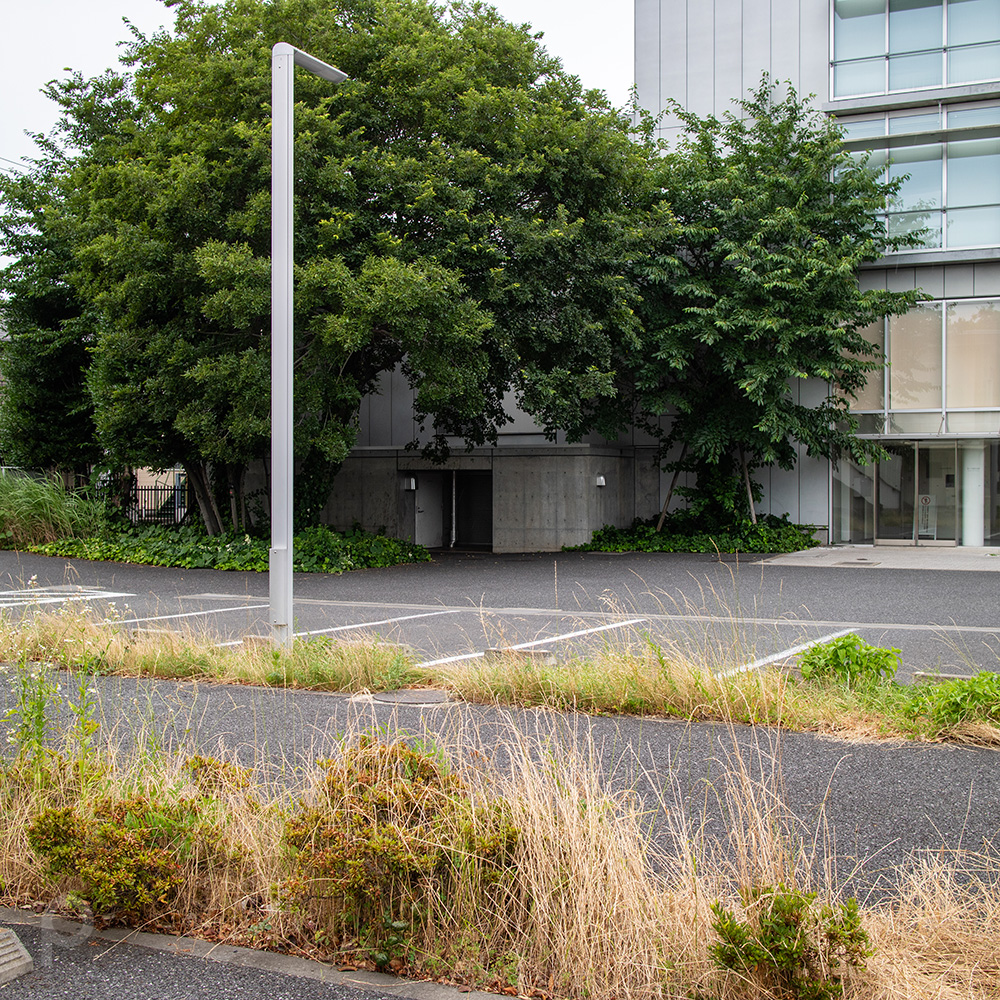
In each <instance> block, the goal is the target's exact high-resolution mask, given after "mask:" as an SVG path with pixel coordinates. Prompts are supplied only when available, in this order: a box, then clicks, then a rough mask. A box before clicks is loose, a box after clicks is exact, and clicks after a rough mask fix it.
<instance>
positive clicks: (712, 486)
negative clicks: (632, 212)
mask: <svg viewBox="0 0 1000 1000" xmlns="http://www.w3.org/2000/svg"><path fill="white" fill-rule="evenodd" d="M673 113H674V114H676V115H677V116H678V118H680V120H681V121H682V122H683V124H684V131H683V133H682V135H681V138H680V140H679V142H677V144H676V145H675V146H674V147H673V148H671V149H670V150H668V151H667V152H666V153H665V155H664V156H663V158H662V161H661V162H660V163H659V165H658V167H657V169H656V186H657V188H658V190H659V192H660V195H659V197H658V202H657V204H655V205H653V206H652V208H651V212H650V215H649V217H648V229H647V236H648V240H649V243H648V246H649V251H648V253H647V254H646V255H644V256H643V257H642V258H641V259H640V261H639V266H638V267H637V269H636V272H635V275H636V280H637V282H638V283H639V285H640V286H641V289H642V297H643V303H642V307H641V317H642V323H643V335H642V346H641V349H640V350H639V351H638V352H636V353H634V354H632V356H631V359H630V361H629V362H628V369H629V372H630V375H631V378H632V385H631V390H632V392H633V395H632V397H631V398H632V400H633V402H634V405H635V406H636V411H637V414H638V420H639V421H640V422H641V423H642V424H643V425H644V426H645V427H646V428H647V429H648V430H649V431H650V432H651V433H652V434H653V435H654V436H655V437H656V438H657V439H658V440H659V442H660V446H661V457H662V458H664V459H666V457H667V456H668V455H670V453H671V452H672V451H673V452H674V454H675V455H676V449H677V448H678V447H679V448H681V449H682V458H680V459H676V458H675V459H674V461H673V467H675V468H676V467H677V466H678V464H680V465H681V466H682V467H684V468H686V469H689V470H694V471H695V472H697V474H698V482H699V489H700V490H701V491H702V492H718V493H719V495H724V494H725V495H728V496H729V497H730V503H731V498H732V497H733V496H734V495H738V494H734V493H733V491H732V490H729V491H728V493H727V491H726V490H725V489H723V488H722V487H721V485H720V484H721V483H722V482H723V481H724V480H725V479H726V478H727V477H733V476H735V477H737V478H738V479H739V480H742V482H743V486H744V487H745V488H744V490H743V493H742V496H743V501H744V502H743V504H742V505H738V506H742V509H743V511H744V513H749V514H750V515H751V516H754V515H753V503H752V501H751V499H750V493H751V491H752V486H751V479H750V473H751V471H752V470H753V469H754V468H755V467H759V466H765V465H771V464H777V465H779V466H781V467H782V468H786V469H787V468H791V467H793V465H794V463H795V460H796V454H797V447H796V446H797V445H804V446H805V448H806V451H807V453H808V454H810V455H817V456H821V457H828V458H833V459H836V458H837V457H838V456H839V455H841V454H844V453H847V454H851V455H853V456H855V457H856V458H858V459H865V458H867V457H870V456H871V455H872V454H873V453H874V452H875V451H876V450H877V447H878V446H877V445H876V444H874V443H872V442H867V441H863V440H859V439H858V438H857V437H856V436H855V435H856V431H857V427H858V422H857V418H856V417H855V416H853V415H852V414H851V412H850V409H849V407H850V403H851V400H852V399H853V398H854V397H855V394H856V393H857V392H858V390H859V389H860V388H861V387H862V386H863V385H864V384H865V381H866V379H867V378H868V377H869V376H870V375H872V374H873V373H875V372H878V371H879V370H881V368H882V367H883V365H884V360H883V358H882V355H881V348H879V347H877V346H876V345H875V344H873V343H872V342H871V341H870V340H868V339H867V337H866V329H865V328H866V327H869V326H870V325H871V324H873V323H876V322H878V321H880V320H882V319H883V318H884V317H886V316H889V315H893V314H899V313H903V312H906V311H907V310H908V309H910V308H911V307H912V306H913V305H914V303H915V302H916V301H918V300H919V298H920V297H921V295H920V293H918V292H912V291H911V292H887V291H883V290H870V291H862V290H861V288H860V286H859V284H858V269H859V268H860V267H861V266H862V265H864V264H867V263H871V262H873V261H876V260H878V259H879V258H881V257H882V256H884V255H885V254H886V253H888V252H891V251H893V250H898V249H901V248H903V247H905V246H911V245H914V244H915V243H916V241H917V240H918V239H919V237H915V236H913V235H909V236H890V235H889V234H888V233H887V231H886V226H885V221H884V214H883V213H884V212H885V208H886V202H887V199H888V198H890V197H891V195H892V194H893V192H894V191H895V190H896V189H897V188H898V184H899V182H898V181H897V182H896V183H895V184H893V183H887V182H886V181H885V179H884V177H883V176H881V175H880V173H879V172H878V171H876V170H874V169H872V168H871V166H870V165H869V163H868V162H867V160H866V159H865V158H863V157H862V158H854V157H852V156H851V155H850V154H848V153H845V152H844V151H843V149H842V133H841V130H840V128H839V127H838V126H837V124H836V122H835V121H833V120H832V119H831V118H829V117H828V116H826V115H823V114H821V113H820V112H818V111H816V110H814V109H812V108H811V107H810V105H809V103H808V102H807V101H803V100H801V99H800V98H799V97H798V95H797V94H796V93H795V91H794V90H792V89H791V88H790V87H788V86H786V85H779V84H774V83H772V82H771V81H770V80H768V79H767V78H766V77H765V78H764V79H763V80H762V82H761V84H760V86H759V88H758V89H757V91H756V92H755V93H754V94H753V95H752V96H751V97H750V98H748V99H747V100H745V101H741V102H737V104H736V107H735V108H734V110H733V111H732V112H731V113H726V114H725V115H723V116H722V117H721V118H715V117H711V116H710V117H706V118H702V117H699V116H697V115H695V114H692V113H690V112H687V111H685V110H684V109H683V108H681V107H679V106H676V105H675V106H674V107H673ZM805 380H816V381H817V382H818V383H820V384H821V385H822V384H825V385H826V386H827V387H828V390H827V391H826V392H825V393H824V395H823V398H822V399H821V400H820V401H819V402H818V403H816V404H815V405H810V404H809V403H808V402H806V401H804V400H803V398H800V396H799V394H798V393H797V392H796V391H795V387H796V385H797V384H798V385H802V384H803V383H804V381H805ZM664 414H667V415H669V419H663V415H664ZM718 513H721V512H718Z"/></svg>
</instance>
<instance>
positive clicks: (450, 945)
mask: <svg viewBox="0 0 1000 1000" xmlns="http://www.w3.org/2000/svg"><path fill="white" fill-rule="evenodd" d="M360 736H361V734H360V733H358V732H353V733H349V734H347V735H346V736H345V737H344V744H343V745H344V747H345V748H350V747H351V746H357V745H358V740H359V738H360ZM486 742H487V744H488V745H489V747H490V752H491V753H492V755H493V756H492V758H491V759H487V758H486V757H484V755H483V753H484V747H483V741H482V740H481V739H480V738H479V737H478V735H477V734H476V733H475V732H471V731H470V732H466V733H464V734H461V735H459V736H457V737H455V740H454V742H453V743H451V744H449V745H447V746H441V745H436V746H432V747H429V748H427V750H426V753H427V755H428V760H430V761H431V762H432V763H433V766H434V767H438V768H441V773H442V774H445V775H448V774H451V775H454V776H455V777H456V779H457V780H459V781H460V785H455V786H454V787H455V788H459V787H460V789H461V791H460V793H456V794H458V795H459V798H460V799H461V803H460V807H459V808H457V809H456V810H455V811H454V812H453V813H441V814H440V816H438V817H437V818H436V819H435V820H434V822H428V823H427V824H425V826H426V829H424V827H423V826H421V827H420V828H419V835H420V836H421V837H425V838H426V839H425V841H424V842H423V843H424V844H425V847H426V849H428V850H432V849H433V850H439V851H440V850H444V849H445V847H446V846H447V845H449V844H451V845H461V844H463V843H470V842H471V841H469V840H468V839H467V838H468V837H469V836H470V834H469V824H470V823H471V824H472V826H473V827H475V826H476V824H479V826H478V829H479V831H480V834H482V835H484V836H485V835H486V834H489V833H490V831H491V829H492V827H491V826H490V824H491V823H493V822H494V821H495V817H496V816H497V815H502V816H504V817H506V819H507V820H509V822H510V823H511V824H512V826H513V828H514V829H516V831H518V835H517V838H516V850H515V852H514V855H513V856H512V859H511V867H510V869H509V870H510V873H511V877H510V878H509V879H508V878H504V879H501V880H499V881H497V882H495V883H490V884H489V885H488V887H487V888H486V889H484V885H486V883H483V882H482V881H481V879H480V880H479V881H477V878H476V876H475V871H476V869H475V864H474V862H475V859H474V858H472V857H467V858H466V859H465V860H464V861H463V860H462V850H463V849H462V848H460V847H455V846H452V847H448V848H447V850H445V855H447V856H448V857H450V858H451V859H452V862H453V870H452V876H449V877H448V878H445V876H444V875H442V874H441V869H439V868H433V869H429V870H428V871H426V872H424V873H423V874H421V875H419V877H414V878H412V879H407V880H404V881H403V882H401V883H399V886H398V887H397V888H396V889H393V890H391V891H389V890H387V892H388V895H386V896H384V897H383V905H384V906H385V907H386V909H387V911H388V909H390V908H391V907H392V906H394V905H397V904H398V905H404V904H405V905H404V912H411V911H409V910H406V909H405V907H409V906H412V907H413V910H412V913H414V914H417V913H419V914H422V916H421V917H419V918H417V917H414V918H413V919H412V921H411V926H410V928H409V929H408V930H407V932H406V935H405V936H406V942H405V946H404V947H402V948H401V949H399V952H398V953H399V956H400V957H398V958H397V959H396V960H395V964H394V965H393V966H392V967H393V968H398V969H399V970H400V971H402V972H404V973H406V974H411V975H418V976H419V975H432V976H435V977H445V978H451V979H453V980H457V981H464V982H468V983H472V984H475V985H478V986H484V987H488V988H489V987H491V988H494V989H496V988H504V987H506V988H516V989H517V991H518V992H519V993H520V994H522V995H523V994H528V993H532V992H540V993H542V994H545V995H552V996H557V997H584V996H586V997H589V998H591V1000H625V998H629V1000H630V998H643V1000H645V998H667V997H678V998H680V997H692V996H702V997H713V998H717V1000H751V998H757V997H767V996H768V993H767V992H766V991H763V990H762V988H761V986H760V983H759V982H758V981H757V980H756V979H755V978H754V976H753V975H749V974H748V975H740V974H737V973H725V972H723V971H721V970H720V969H719V968H718V967H717V966H716V965H715V963H714V962H713V961H712V958H711V955H710V952H709V947H710V945H711V944H712V943H713V942H714V941H715V940H716V935H715V932H714V931H713V929H712V913H711V909H710V907H711V904H712V903H713V902H716V901H718V902H721V903H722V904H723V905H725V906H726V907H728V908H730V909H732V910H733V911H734V912H736V913H739V914H744V915H745V914H746V913H747V912H748V907H747V905H746V890H748V889H751V888H753V887H762V886H775V885H779V884H780V885H783V886H786V887H788V888H789V889H790V890H793V891H801V892H809V891H812V892H817V893H818V899H817V901H816V904H815V905H816V906H819V905H820V904H822V903H823V902H828V903H836V902H837V901H838V899H839V898H840V894H839V889H838V885H837V882H836V876H835V874H834V866H833V858H832V857H830V856H829V855H828V840H827V838H826V836H825V831H824V829H823V826H822V823H821V822H820V824H819V825H818V826H816V827H812V828H804V827H803V826H802V824H801V823H800V822H799V821H798V820H797V819H796V818H795V817H794V816H792V815H791V814H790V813H789V812H788V811H787V810H786V809H785V807H784V805H783V801H782V795H781V772H780V765H779V763H778V760H777V755H776V754H774V753H773V752H772V750H771V748H770V747H769V746H768V745H767V744H766V743H764V744H761V745H760V748H759V749H758V750H756V752H755V754H756V756H755V759H752V760H748V758H747V756H746V753H745V752H739V751H738V749H737V748H736V746H735V742H734V751H733V753H732V754H731V755H730V757H729V758H728V760H727V762H725V768H724V771H723V773H721V774H718V775H717V776H716V777H715V780H714V782H713V787H714V788H716V789H717V793H716V794H718V795H719V796H720V797H721V798H722V799H723V800H724V805H725V812H726V815H727V816H728V825H727V831H726V839H724V840H723V841H721V842H716V841H713V840H712V838H711V837H710V835H709V832H708V830H707V829H706V827H705V826H704V825H700V824H701V821H700V820H697V819H695V818H693V817H692V815H691V814H690V813H688V812H687V811H686V810H685V809H684V808H683V806H682V804H681V801H680V796H679V795H675V794H674V792H673V791H672V790H671V787H670V783H669V780H665V779H664V777H663V776H661V775H657V774H655V773H649V774H647V775H646V777H647V778H649V779H650V780H649V783H650V784H651V785H653V786H654V787H660V788H664V787H665V789H666V790H665V791H664V792H663V793H662V799H661V801H660V802H659V803H656V804H653V805H652V806H651V805H650V802H649V800H648V799H647V800H643V799H641V798H640V797H639V795H638V794H637V793H636V792H635V791H634V790H632V789H631V788H625V789H621V790H617V791H613V790H612V789H611V788H610V787H609V784H608V781H607V779H606V777H605V776H604V774H603V772H602V767H601V755H600V753H599V750H598V748H595V747H594V746H593V745H592V744H591V743H590V742H589V740H588V739H587V738H586V737H585V736H579V735H577V736H574V735H573V734H569V735H566V736H564V737H560V738H555V737H553V735H552V730H551V729H542V728H540V729H539V731H538V732H537V733H530V734H525V733H524V732H522V731H518V730H517V729H516V728H515V727H514V725H513V724H511V725H510V726H509V727H508V728H507V729H506V730H505V731H504V732H503V734H502V735H501V737H500V738H499V739H497V738H496V737H495V736H494V735H492V734H491V736H490V738H489V740H488V741H486ZM755 775H756V776H755ZM404 778H405V769H404V770H402V771H401V770H400V769H399V767H398V766H397V767H395V768H393V767H389V768H387V769H384V771H383V772H380V775H379V777H378V779H377V787H376V789H375V791H376V793H377V794H376V796H375V799H371V798H368V799H366V800H365V802H366V803H367V805H366V808H369V809H370V808H371V803H372V802H373V801H377V802H379V803H382V805H381V806H379V808H380V809H387V810H388V812H384V813H380V816H381V820H380V822H381V823H382V826H381V827H380V829H382V830H383V831H384V834H383V835H385V834H387V833H388V832H389V831H392V830H396V831H399V830H402V829H404V828H406V827H407V824H409V829H414V827H413V806H412V803H413V801H414V799H413V797H412V795H409V794H408V793H407V794H405V795H400V794H399V792H398V789H397V788H396V786H395V783H396V782H399V781H401V780H403V779H404ZM449 780H450V779H449ZM331 787H334V788H338V787H340V786H338V785H336V783H334V785H333V786H331V785H330V783H329V776H328V771H325V770H323V769H318V768H312V769H311V770H310V771H309V773H308V774H307V776H306V777H305V778H304V779H302V784H301V785H297V786H295V787H294V788H289V787H285V786H274V785H267V784H265V783H263V782H262V781H261V779H260V777H259V775H258V774H257V773H254V772H244V771H242V770H240V769H238V768H235V767H233V766H231V765H227V764H225V763H224V762H217V763H215V764H212V765H210V766H208V767H207V768H206V769H205V770H204V773H203V774H200V775H198V774H195V773H193V772H192V770H191V769H190V768H185V766H184V758H183V757H178V758H167V757H164V756H162V755H159V754H157V753H155V752H153V751H149V750H147V752H144V753H139V754H137V755H136V756H134V757H131V758H129V759H128V760H125V759H123V758H118V757H115V756H114V755H113V754H112V755H107V754H105V755H103V756H98V755H96V754H94V755H92V756H91V757H90V758H89V760H88V763H87V765H86V767H85V768H84V769H83V771H82V772H81V770H80V769H79V767H78V766H73V765H67V764H66V763H65V762H60V761H59V760H58V759H57V758H54V757H45V758H43V759H42V760H41V761H36V763H35V765H32V764H31V763H30V762H29V761H27V760H22V761H21V762H20V763H15V764H12V763H10V762H9V761H8V766H7V768H6V770H5V771H4V772H3V776H2V784H0V796H2V801H3V810H4V818H5V822H4V824H3V825H2V827H0V886H2V900H3V902H4V903H6V904H8V905H20V906H25V905H30V904H34V903H36V902H40V903H46V904H50V903H52V902H53V901H56V905H57V907H58V906H59V905H60V903H59V901H60V900H61V901H62V904H61V905H63V906H65V903H66V900H67V895H66V894H67V892H71V891H73V890H75V891H77V892H80V891H81V883H79V881H77V880H75V879H72V878H69V879H63V880H61V881H60V882H58V883H52V882H51V881H48V880H47V879H46V878H45V876H44V872H43V869H42V866H41V864H40V862H39V861H38V859H37V858H36V857H35V856H34V854H33V852H32V851H31V849H30V847H29V846H28V843H27V840H26V837H25V829H26V827H27V825H28V824H29V823H30V821H31V819H32V818H33V817H34V816H37V815H38V814H39V813H40V812H41V810H42V809H44V808H45V807H60V806H74V807H75V808H76V809H77V810H78V811H79V812H80V813H81V814H83V815H95V814H97V812H99V810H101V809H107V808H109V807H108V805H107V803H108V802H112V803H114V802H119V803H121V802H130V801H131V802H133V803H134V802H135V801H136V800H141V801H146V802H151V803H158V804H159V805H160V806H162V807H164V808H166V807H167V806H169V805H170V804H171V803H173V804H185V808H187V809H188V810H189V812H190V814H191V815H192V816H194V817H196V819H197V823H196V824H195V826H194V827H190V828H186V829H187V834H188V836H187V839H186V840H185V841H184V843H185V844H186V845H187V846H186V847H184V849H181V848H180V847H177V848H176V856H177V858H178V863H179V864H180V865H181V867H182V870H183V874H184V879H183V888H182V890H181V892H180V893H179V894H178V895H177V897H176V898H175V899H173V900H172V901H171V904H170V906H169V907H166V908H163V907H161V908H159V910H157V911H156V912H153V913H150V914H148V915H147V917H146V918H145V919H147V920H148V923H147V925H146V926H147V927H148V928H155V927H161V928H165V929H172V930H179V931H185V932H187V933H193V934H200V935H203V936H205V937H208V938H209V939H212V940H226V941H230V942H233V943H240V944H251V945H254V944H255V945H258V946H267V947H273V948H279V949H284V950H291V951H293V952H295V953H299V954H308V955H312V956H315V957H320V958H324V959H326V960H341V961H345V960H346V961H352V962H354V963H355V964H359V963H360V964H368V965H371V961H372V959H371V955H372V954H373V953H374V948H375V947H376V945H375V944H374V943H373V942H374V941H375V937H377V933H376V932H378V928H374V930H373V929H372V928H369V929H368V931H366V930H365V928H364V926H362V927H360V928H358V930H357V933H354V934H353V936H352V932H351V931H350V930H349V929H348V930H345V927H344V924H343V914H344V903H343V900H344V899H345V898H347V897H341V902H340V903H338V905H337V906H335V907H333V909H332V910H331V908H330V905H329V902H326V903H324V902H323V900H324V899H328V897H326V896H324V894H323V892H322V891H320V888H321V887H320V888H318V889H317V891H316V892H313V891H312V890H308V891H306V895H305V896H304V897H301V898H300V900H299V903H298V904H297V905H295V906H289V905H286V904H287V902H288V900H287V899H284V898H283V897H282V894H281V893H280V892H278V893H276V892H275V888H274V887H275V886H279V887H280V886H281V885H283V884H287V881H288V879H289V878H290V877H291V876H292V875H293V868H294V860H295V856H294V855H293V854H291V853H290V852H289V851H288V849H287V848H286V847H285V846H283V841H282V834H283V830H284V824H285V821H286V820H287V818H288V817H289V816H290V815H292V814H294V812H295V810H296V808H298V807H296V806H295V802H296V801H301V802H303V803H305V804H307V805H310V806H313V807H315V806H317V805H318V804H322V803H323V802H324V801H326V802H327V805H329V794H330V792H329V789H330V788H331ZM449 787H452V786H449ZM380 789H381V791H380ZM324 796H326V800H324ZM348 798H351V796H348ZM345 801H346V800H345ZM420 801H422V802H425V805H423V806H421V810H426V801H425V800H424V799H421V800H420ZM386 803H388V805H386ZM342 804H343V803H340V802H339V800H338V801H337V802H335V803H334V805H335V806H337V807H338V808H339V807H340V805H342ZM651 808H652V809H653V810H654V811H657V812H662V811H663V810H667V811H668V812H667V813H666V815H667V817H668V819H669V824H670V828H671V836H670V837H669V838H667V840H666V841H663V840H661V841H658V842H653V841H651V839H650V835H649V831H650V826H651V821H652V819H653V816H652V815H651V814H650V811H649V810H650V809H651ZM497 810H500V812H499V813H498V812H497ZM185 815H187V814H185ZM490 817H493V819H490ZM371 818H372V817H370V816H369V817H368V820H366V821H370V820H371ZM425 818H426V817H425ZM435 824H436V825H435ZM192 830H193V832H192ZM473 839H475V838H473ZM179 843H180V840H178V844H179ZM456 851H457V854H456V853H455V852H456ZM449 852H451V853H449ZM456 859H457V860H456ZM456 873H457V874H456ZM998 878H1000V863H998V859H997V857H996V856H987V855H985V854H973V853H967V852H963V851H959V850H956V851H955V852H954V853H951V854H945V853H942V854H939V855H935V856H933V857H929V858H924V859H921V860H915V861H914V862H913V863H912V864H911V865H908V866H907V867H906V868H904V869H900V870H899V871H898V872H897V873H896V879H897V886H896V892H895V898H896V901H895V902H893V903H892V904H888V903H887V904H884V905H879V906H870V907H867V908H863V911H862V913H863V921H864V926H865V928H866V929H867V931H868V933H869V935H870V937H871V941H872V944H873V946H874V955H873V956H872V957H871V958H870V959H869V960H868V963H867V968H866V969H864V970H857V971H855V972H853V973H851V974H850V975H849V976H848V977H847V979H846V981H845V984H844V985H845V996H848V997H852V998H858V1000H883V998H886V1000H888V998H893V1000H897V998H898V1000H939V998H952V997H954V998H956V1000H957V998H959V997H962V998H971V1000H988V998H989V1000H993V998H996V997H998V996H1000V985H998V984H1000V959H998V955H1000V887H998V884H997V883H998ZM320 881H322V880H320ZM316 884H317V886H319V883H316ZM445 889H447V891H444V890H445ZM484 892H486V895H485V896H484V895H483V893H484ZM484 901H485V902H484ZM486 903H488V904H489V905H485V904H486ZM349 910H350V906H348V911H349ZM359 912H360V904H359ZM365 912H367V913H368V914H369V916H371V914H372V913H376V912H381V911H380V910H378V908H377V907H376V908H375V909H370V910H368V911H365ZM334 913H336V914H340V916H339V917H338V918H337V919H338V920H339V921H340V922H339V923H337V922H336V921H335V920H334V918H333V916H332V915H331V914H334ZM349 915H350V914H349V912H348V916H349ZM366 919H367V918H366ZM362 923H363V921H362ZM374 923H379V921H374ZM335 924H336V926H335ZM366 934H367V935H368V936H366ZM373 934H374V935H375V937H373V936H372V935H373ZM378 947H382V945H378Z"/></svg>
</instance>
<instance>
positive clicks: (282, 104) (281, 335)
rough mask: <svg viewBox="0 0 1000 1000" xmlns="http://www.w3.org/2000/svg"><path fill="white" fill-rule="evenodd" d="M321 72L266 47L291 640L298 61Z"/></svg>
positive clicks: (280, 571) (280, 600)
mask: <svg viewBox="0 0 1000 1000" xmlns="http://www.w3.org/2000/svg"><path fill="white" fill-rule="evenodd" d="M296 66H301V67H302V68H303V69H307V70H309V72H310V73H314V74H315V75H316V76H319V77H322V78H323V79H324V80H331V81H333V82H334V83H342V82H343V81H344V80H346V79H348V76H347V74H346V73H342V72H341V71H340V70H339V69H336V68H335V67H334V66H330V65H328V64H327V63H325V62H321V61H320V60H319V59H317V58H316V57H315V56H311V55H309V53H308V52H303V51H302V50H301V49H297V48H295V47H294V46H293V45H289V44H288V43H287V42H278V43H277V44H276V45H275V46H274V48H273V49H272V50H271V549H270V553H269V559H268V584H269V588H270V618H271V633H272V636H273V639H274V644H275V645H276V646H284V647H286V648H290V647H291V645H292V625H293V616H292V497H293V492H294V491H293V482H294V464H295V458H294V454H295V453H294V451H293V447H292V438H293V432H292V428H293V424H294V411H293V390H292V384H293V364H294V345H295V336H294V321H293V318H292V315H293V314H292V300H293V288H292V284H293V281H292V264H293V255H294V252H293V237H294V225H293V200H292V199H293V187H294V181H295V167H294V159H293V153H294V149H295V139H294V124H295V67H296Z"/></svg>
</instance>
